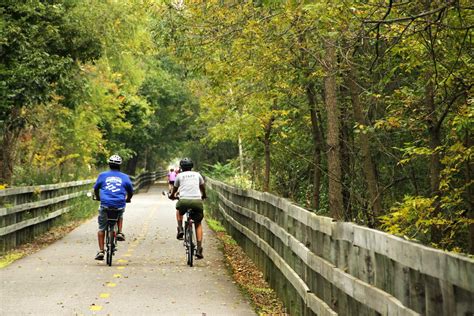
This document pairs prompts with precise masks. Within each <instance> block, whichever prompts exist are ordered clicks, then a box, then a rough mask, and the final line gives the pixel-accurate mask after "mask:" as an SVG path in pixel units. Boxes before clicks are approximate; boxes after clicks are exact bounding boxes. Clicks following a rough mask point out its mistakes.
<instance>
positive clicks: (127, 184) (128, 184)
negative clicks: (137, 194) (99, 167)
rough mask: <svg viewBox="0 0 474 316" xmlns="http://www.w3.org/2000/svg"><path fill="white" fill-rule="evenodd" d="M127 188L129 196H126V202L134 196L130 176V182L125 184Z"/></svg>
mask: <svg viewBox="0 0 474 316" xmlns="http://www.w3.org/2000/svg"><path fill="white" fill-rule="evenodd" d="M125 190H126V191H127V198H126V200H125V202H127V203H130V201H131V200H132V196H133V185H132V181H131V180H130V178H128V183H126V185H125Z"/></svg>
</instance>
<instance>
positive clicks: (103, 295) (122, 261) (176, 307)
mask: <svg viewBox="0 0 474 316" xmlns="http://www.w3.org/2000/svg"><path fill="white" fill-rule="evenodd" d="M161 190H162V188H160V187H157V186H154V187H151V188H150V190H149V191H148V192H147V193H140V194H137V195H136V196H134V197H133V199H132V203H131V204H129V205H128V206H127V210H126V212H125V215H124V232H125V234H126V237H127V241H125V242H121V243H119V251H118V252H117V254H116V256H115V257H114V265H113V266H112V267H109V266H107V265H105V262H98V261H95V260H93V257H94V255H95V253H96V251H97V248H98V247H97V245H96V231H97V223H96V219H93V220H90V221H88V222H87V223H85V224H84V225H82V226H80V227H78V228H76V229H75V230H74V231H73V232H71V233H70V234H69V235H67V236H66V237H64V238H63V239H62V240H60V241H58V242H56V243H54V244H52V245H50V246H49V247H47V248H45V249H43V250H41V251H39V252H37V253H35V254H33V255H30V256H28V257H26V258H23V259H21V260H19V261H17V262H15V263H13V264H12V265H10V266H8V267H6V268H4V269H0V282H1V283H0V284H1V288H0V315H92V314H96V315H201V316H202V315H255V313H254V312H253V310H252V308H251V307H250V305H249V303H248V302H247V301H246V300H245V298H243V296H242V295H241V293H240V292H239V290H238V289H237V287H236V286H235V284H233V282H232V279H231V277H230V276H229V273H228V272H227V270H226V268H225V266H224V263H223V259H222V253H221V252H220V251H219V250H218V248H219V242H218V241H217V240H216V238H215V237H214V234H213V232H211V231H210V230H209V229H207V227H205V230H204V238H205V239H204V245H203V246H204V256H205V258H204V259H203V260H199V261H196V262H195V266H194V267H192V268H190V267H188V266H187V265H186V262H185V257H184V247H183V245H182V242H180V241H177V240H176V239H175V237H176V236H175V234H176V223H175V215H174V214H175V213H174V205H175V203H174V202H172V201H170V200H168V199H167V198H165V197H164V196H162V195H161Z"/></svg>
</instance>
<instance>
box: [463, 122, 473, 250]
mask: <svg viewBox="0 0 474 316" xmlns="http://www.w3.org/2000/svg"><path fill="white" fill-rule="evenodd" d="M471 143H472V141H471V137H470V135H469V131H466V140H465V143H464V146H466V148H470V147H471ZM471 167H472V164H471V161H470V160H469V159H468V160H467V161H466V171H465V178H466V181H465V182H466V183H471V179H472V171H471ZM472 196H474V188H473V186H472V185H470V186H468V187H467V197H466V198H465V200H466V201H467V218H469V219H472V220H474V205H473V203H472ZM469 250H470V254H474V223H472V224H469Z"/></svg>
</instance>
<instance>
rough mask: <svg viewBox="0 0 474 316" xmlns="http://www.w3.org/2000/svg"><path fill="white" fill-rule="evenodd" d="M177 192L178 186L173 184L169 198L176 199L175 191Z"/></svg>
mask: <svg viewBox="0 0 474 316" xmlns="http://www.w3.org/2000/svg"><path fill="white" fill-rule="evenodd" d="M177 192H178V187H175V186H173V192H171V195H170V199H172V200H174V199H176V193H177Z"/></svg>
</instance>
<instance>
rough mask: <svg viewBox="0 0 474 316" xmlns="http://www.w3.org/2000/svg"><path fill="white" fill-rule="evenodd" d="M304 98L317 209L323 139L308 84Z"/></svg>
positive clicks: (311, 91)
mask: <svg viewBox="0 0 474 316" xmlns="http://www.w3.org/2000/svg"><path fill="white" fill-rule="evenodd" d="M306 96H307V97H308V103H309V111H310V115H311V131H312V134H313V197H312V207H313V208H314V209H316V210H317V209H318V208H319V200H320V194H321V189H320V187H321V176H322V172H321V150H322V149H323V146H324V144H323V137H322V133H321V128H320V124H319V122H318V120H319V118H318V110H317V105H316V94H315V91H314V84H313V83H310V84H308V85H307V87H306Z"/></svg>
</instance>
